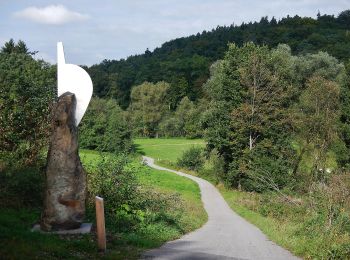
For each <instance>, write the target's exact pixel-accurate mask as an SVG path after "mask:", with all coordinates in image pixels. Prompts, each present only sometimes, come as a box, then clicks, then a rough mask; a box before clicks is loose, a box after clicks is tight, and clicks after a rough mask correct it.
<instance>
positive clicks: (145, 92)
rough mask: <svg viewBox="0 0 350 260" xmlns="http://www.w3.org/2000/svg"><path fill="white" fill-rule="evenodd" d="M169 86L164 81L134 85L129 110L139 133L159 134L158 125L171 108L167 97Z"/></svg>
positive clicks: (152, 135)
mask: <svg viewBox="0 0 350 260" xmlns="http://www.w3.org/2000/svg"><path fill="white" fill-rule="evenodd" d="M169 87H170V86H169V84H168V83H166V82H164V81H162V82H158V83H156V84H153V83H149V82H145V83H143V84H141V85H139V86H135V87H133V89H132V91H131V104H130V107H129V111H130V113H131V116H132V120H133V123H134V126H135V131H136V133H137V134H139V135H141V136H147V137H156V136H158V134H159V127H158V125H159V123H160V122H161V120H162V118H163V117H164V116H165V114H166V112H167V111H168V110H169V109H168V108H169V105H168V103H167V98H166V94H167V92H168V89H169Z"/></svg>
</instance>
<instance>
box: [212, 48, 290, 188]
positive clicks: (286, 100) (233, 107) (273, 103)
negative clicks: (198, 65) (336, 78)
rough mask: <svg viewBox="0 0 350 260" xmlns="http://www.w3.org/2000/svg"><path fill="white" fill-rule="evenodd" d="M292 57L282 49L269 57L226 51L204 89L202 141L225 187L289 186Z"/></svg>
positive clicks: (262, 51)
mask: <svg viewBox="0 0 350 260" xmlns="http://www.w3.org/2000/svg"><path fill="white" fill-rule="evenodd" d="M291 57H292V56H291V54H290V49H289V48H286V47H285V46H280V47H279V48H278V49H276V50H273V51H271V50H269V49H268V48H267V47H266V46H262V47H261V46H256V45H254V44H252V43H248V44H246V45H244V46H243V47H242V48H239V47H237V46H235V45H230V46H229V51H228V52H227V53H226V56H225V59H224V60H223V61H221V62H220V63H219V65H220V66H222V67H221V68H220V70H216V71H214V74H212V77H211V79H210V80H209V81H208V83H207V86H206V88H207V90H208V95H209V96H210V98H211V105H210V108H209V111H208V112H207V115H209V117H208V116H207V118H206V120H207V122H206V137H207V140H208V143H209V144H210V145H211V146H212V147H214V148H217V150H218V151H219V153H220V155H221V156H223V158H224V160H225V163H226V172H227V174H226V176H225V181H226V182H227V183H229V184H230V185H232V186H236V187H243V188H245V189H248V190H251V189H253V190H263V189H266V188H268V189H274V188H281V187H283V186H284V185H286V183H288V182H289V181H290V176H289V172H290V169H291V168H292V160H290V157H291V155H292V153H293V151H292V149H291V145H290V143H289V137H288V132H290V131H289V128H290V124H289V123H288V110H287V109H288V107H289V105H290V99H291V97H292V93H293V91H291V85H292V84H291V83H292V80H293V79H294V77H293V76H292V74H293V64H294V62H293V60H292V59H291ZM286 59H287V61H286ZM288 59H290V60H288ZM209 148H210V146H209Z"/></svg>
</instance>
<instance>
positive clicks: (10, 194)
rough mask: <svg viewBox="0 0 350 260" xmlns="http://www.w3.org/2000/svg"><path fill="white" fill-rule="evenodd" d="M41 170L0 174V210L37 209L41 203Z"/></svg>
mask: <svg viewBox="0 0 350 260" xmlns="http://www.w3.org/2000/svg"><path fill="white" fill-rule="evenodd" d="M44 179H45V178H44V174H43V169H38V168H26V169H22V170H17V171H14V172H2V173H0V193H1V194H4V195H3V196H1V198H0V208H14V209H23V208H30V207H35V208H38V207H40V206H41V205H42V202H43V187H44ZM5 194H6V195H5Z"/></svg>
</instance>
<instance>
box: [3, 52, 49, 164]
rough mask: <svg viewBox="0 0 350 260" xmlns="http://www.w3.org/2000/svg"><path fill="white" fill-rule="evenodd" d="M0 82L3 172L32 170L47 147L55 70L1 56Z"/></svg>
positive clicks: (21, 57) (22, 58) (28, 58)
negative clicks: (9, 169)
mask: <svg viewBox="0 0 350 260" xmlns="http://www.w3.org/2000/svg"><path fill="white" fill-rule="evenodd" d="M0 79H1V80H0V156H1V157H0V168H16V169H17V168H21V167H23V165H27V166H28V165H30V166H33V165H34V164H35V163H36V162H37V158H38V157H39V156H40V153H41V150H42V148H43V147H44V146H45V145H46V144H47V136H48V132H49V122H50V120H49V119H50V105H51V103H52V102H53V97H54V93H53V89H54V85H55V70H54V67H53V66H50V65H49V64H47V63H45V62H43V61H37V60H35V59H34V58H33V57H31V56H30V55H29V54H18V53H11V54H7V53H0Z"/></svg>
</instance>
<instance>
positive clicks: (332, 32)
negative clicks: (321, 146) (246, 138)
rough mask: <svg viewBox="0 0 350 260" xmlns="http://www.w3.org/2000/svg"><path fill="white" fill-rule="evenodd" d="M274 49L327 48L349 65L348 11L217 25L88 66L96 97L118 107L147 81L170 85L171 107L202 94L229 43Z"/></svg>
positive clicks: (311, 50) (309, 50) (313, 50)
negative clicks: (282, 46)
mask: <svg viewBox="0 0 350 260" xmlns="http://www.w3.org/2000/svg"><path fill="white" fill-rule="evenodd" d="M249 41H251V42H253V43H256V44H259V45H263V44H265V45H267V46H269V47H276V46H277V45H278V44H280V43H285V44H288V45H289V46H290V47H291V49H292V54H293V55H296V54H305V53H316V52H318V51H325V52H327V53H329V54H330V55H332V56H334V57H336V58H338V59H339V60H341V61H343V62H345V63H348V62H349V58H350V10H346V11H343V12H341V13H340V14H339V15H338V16H334V15H326V14H324V15H321V14H318V15H317V18H316V19H313V18H308V17H300V16H294V17H290V16H287V17H285V18H282V19H281V20H276V19H275V18H272V19H269V18H268V17H262V18H261V20H260V22H254V23H252V22H250V23H247V24H246V23H243V24H241V25H234V24H232V25H230V26H218V27H217V28H215V29H213V30H211V31H203V32H202V33H197V34H196V35H191V36H189V37H183V38H178V39H175V40H171V41H169V42H166V43H164V44H163V45H162V46H161V47H160V48H156V49H155V50H154V51H153V52H151V51H149V50H148V49H147V50H146V51H145V53H144V54H142V55H135V56H130V57H128V58H127V59H121V60H104V61H102V62H101V63H100V64H97V65H93V66H91V67H90V68H88V71H89V73H90V75H91V76H92V79H93V83H94V91H95V95H96V96H98V97H114V98H116V99H117V102H118V103H119V105H120V106H121V107H122V108H126V107H127V106H128V105H129V102H130V93H131V88H132V86H135V85H139V84H142V83H143V82H145V81H149V82H153V83H155V82H158V81H166V82H168V83H170V85H171V86H170V89H169V92H170V97H169V105H170V107H171V108H172V109H175V108H176V106H177V105H178V104H179V102H180V101H181V99H182V98H183V97H184V96H188V97H189V99H190V100H192V101H194V100H196V99H198V98H201V97H203V95H204V93H203V91H202V85H203V83H204V82H206V80H207V79H208V77H209V67H210V65H211V64H212V63H213V62H214V61H216V60H218V59H222V58H223V56H224V53H225V51H227V49H228V48H227V44H228V43H229V42H231V43H235V44H236V45H238V46H242V45H243V44H244V43H245V42H249Z"/></svg>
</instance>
